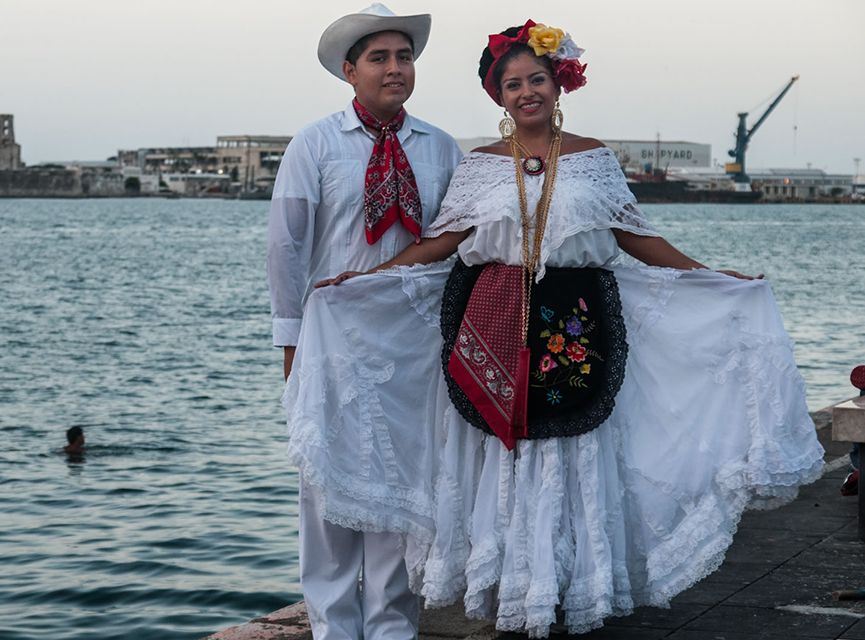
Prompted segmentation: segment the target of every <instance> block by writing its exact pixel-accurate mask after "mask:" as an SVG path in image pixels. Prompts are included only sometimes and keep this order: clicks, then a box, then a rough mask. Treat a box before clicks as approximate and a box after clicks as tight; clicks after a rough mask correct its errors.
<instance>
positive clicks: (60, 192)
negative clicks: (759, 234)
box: [0, 87, 865, 202]
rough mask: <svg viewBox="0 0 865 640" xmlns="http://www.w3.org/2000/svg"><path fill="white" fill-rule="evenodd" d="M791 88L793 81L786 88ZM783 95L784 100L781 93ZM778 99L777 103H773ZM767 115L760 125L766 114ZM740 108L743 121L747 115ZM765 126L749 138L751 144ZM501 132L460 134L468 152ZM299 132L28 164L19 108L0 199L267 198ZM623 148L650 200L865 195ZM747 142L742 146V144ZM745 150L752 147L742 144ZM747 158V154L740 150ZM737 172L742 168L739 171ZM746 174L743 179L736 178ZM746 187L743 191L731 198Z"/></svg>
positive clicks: (708, 158)
mask: <svg viewBox="0 0 865 640" xmlns="http://www.w3.org/2000/svg"><path fill="white" fill-rule="evenodd" d="M788 88H789V87H788ZM781 97H783V94H782V96H779V97H778V98H777V99H776V102H775V104H777V101H778V100H780V99H781ZM773 106H774V105H773ZM769 111H771V107H770V109H769V110H768V111H767V112H766V114H764V116H763V118H761V120H760V122H762V120H763V119H765V117H766V116H767V115H768V113H769ZM744 115H747V114H740V129H741V128H742V125H741V122H743V121H744V118H743V116H744ZM757 126H759V122H758V124H757V125H756V126H754V127H752V130H751V131H750V132H747V131H746V132H745V133H746V137H744V138H741V137H740V140H744V141H745V143H747V140H749V139H750V135H751V134H753V132H754V131H755V130H756V128H757ZM497 139H498V138H485V137H479V138H466V139H461V140H457V142H458V143H459V145H460V148H461V149H462V150H463V152H468V151H470V150H471V149H474V148H476V147H479V146H484V145H487V144H490V143H491V142H493V141H495V140H497ZM289 142H291V136H252V135H239V136H219V137H217V139H216V144H215V145H214V146H206V147H150V148H141V149H131V150H126V149H121V150H119V151H118V152H117V155H116V156H113V157H111V158H108V159H107V160H105V161H100V162H92V161H63V162H51V163H44V164H40V165H35V166H31V167H28V166H25V165H24V163H23V162H22V161H21V146H20V144H18V143H16V141H15V133H14V127H13V116H12V115H0V197H12V198H16V197H19V198H20V197H61V198H62V197H66V198H75V197H122V196H170V197H181V196H182V197H223V198H224V197H245V198H269V197H270V193H271V191H272V187H273V182H274V180H275V178H276V173H277V170H278V169H279V163H280V161H281V160H282V156H283V154H284V153H285V149H286V147H287V146H288V144H289ZM603 142H604V144H606V145H607V146H608V147H610V148H611V149H612V150H613V151H614V152H615V154H616V158H617V159H618V161H619V165H620V166H621V167H622V172H623V173H624V174H625V177H626V178H627V180H628V183H629V184H630V186H631V190H632V191H633V192H634V193H635V194H636V195H637V198H638V199H640V200H642V201H645V202H652V201H674V202H730V201H742V202H744V201H754V200H757V199H760V200H761V201H763V202H766V201H768V202H777V201H816V200H822V199H835V200H838V199H848V198H849V199H857V200H858V199H861V198H865V176H860V175H859V174H858V164H857V167H856V168H857V173H856V175H836V174H827V173H826V172H825V171H823V170H820V169H810V168H809V169H770V170H762V171H751V172H750V173H749V175H748V176H746V178H748V180H749V182H748V189H747V190H746V192H744V190H742V187H741V184H742V182H741V180H742V178H741V176H742V175H744V171H742V170H741V169H743V167H741V168H740V167H736V166H731V165H727V167H726V171H725V169H724V168H722V167H719V166H713V159H712V148H711V146H710V145H708V144H701V143H695V142H684V141H664V140H661V139H660V136H658V138H657V139H656V140H654V141H651V140H650V141H646V140H604V141H603ZM742 148H743V147H742V146H741V145H738V146H737V150H741V149H742ZM742 153H744V151H742ZM742 157H743V156H742ZM731 169H733V170H739V173H736V172H735V171H731ZM737 179H738V180H737ZM737 185H738V188H739V189H740V190H741V191H740V192H739V193H738V195H736V196H733V194H734V192H736V189H737Z"/></svg>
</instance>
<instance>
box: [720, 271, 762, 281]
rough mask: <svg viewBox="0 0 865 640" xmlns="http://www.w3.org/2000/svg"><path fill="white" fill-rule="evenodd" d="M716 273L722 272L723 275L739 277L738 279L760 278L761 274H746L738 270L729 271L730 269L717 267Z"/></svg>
mask: <svg viewBox="0 0 865 640" xmlns="http://www.w3.org/2000/svg"><path fill="white" fill-rule="evenodd" d="M716 273H723V274H724V275H725V276H731V277H733V278H739V280H762V279H763V274H762V273H761V274H760V275H759V276H756V277H754V276H746V275H743V274H741V273H739V272H738V271H731V270H730V269H719V270H718V271H717V272H716Z"/></svg>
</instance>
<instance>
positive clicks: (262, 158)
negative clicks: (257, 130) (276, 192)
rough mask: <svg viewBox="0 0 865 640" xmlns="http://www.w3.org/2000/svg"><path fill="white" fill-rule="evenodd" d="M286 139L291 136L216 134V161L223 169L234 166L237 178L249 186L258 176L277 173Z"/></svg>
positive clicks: (226, 171)
mask: <svg viewBox="0 0 865 640" xmlns="http://www.w3.org/2000/svg"><path fill="white" fill-rule="evenodd" d="M289 142H291V136H218V137H217V138H216V157H217V164H218V166H219V169H220V170H221V171H222V172H223V173H231V170H232V169H234V168H235V167H236V168H237V173H236V176H237V181H238V182H240V183H242V184H243V188H244V190H250V189H252V188H253V185H254V184H255V183H256V181H258V180H259V179H260V178H263V177H266V176H275V175H276V172H277V170H278V169H279V163H280V162H281V161H282V156H283V155H284V154H285V149H286V147H288V143H289ZM232 179H234V178H232Z"/></svg>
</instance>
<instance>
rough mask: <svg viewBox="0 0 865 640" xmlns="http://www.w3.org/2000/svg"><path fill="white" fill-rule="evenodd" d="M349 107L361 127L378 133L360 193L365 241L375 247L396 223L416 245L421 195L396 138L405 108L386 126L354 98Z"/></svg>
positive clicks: (418, 239) (418, 233) (419, 231)
mask: <svg viewBox="0 0 865 640" xmlns="http://www.w3.org/2000/svg"><path fill="white" fill-rule="evenodd" d="M352 104H353V105H354V111H355V113H357V117H358V118H359V119H360V121H361V122H362V123H363V124H365V125H366V126H368V127H370V128H372V129H375V130H376V131H380V132H381V133H380V134H379V136H378V139H377V140H376V142H375V147H373V150H372V155H371V156H370V157H369V165H368V166H367V168H366V184H365V185H364V191H363V217H364V223H365V224H366V241H367V242H368V243H370V244H375V243H376V242H378V241H379V238H381V237H382V236H383V235H384V232H385V231H387V230H388V229H390V227H391V225H392V224H393V223H394V222H396V221H397V220H399V221H400V222H402V226H404V227H405V228H406V229H408V230H409V231H411V233H412V235H414V237H415V242H416V243H418V242H420V234H421V224H422V222H423V217H422V215H421V202H420V195H419V194H418V190H417V182H416V181H415V178H414V172H413V171H412V170H411V165H410V164H409V162H408V157H407V156H406V155H405V151H403V149H402V145H401V144H400V143H399V138H397V137H396V133H397V131H399V130H400V129H401V128H402V125H403V122H405V109H400V111H399V113H398V114H396V116H395V117H394V118H393V120H391V121H390V122H388V123H387V124H382V122H381V120H379V119H378V118H376V117H375V116H374V115H373V114H371V113H370V112H369V111H367V110H366V109H364V108H363V107H362V106H361V104H360V103H359V102H358V101H357V98H355V99H354V101H353V102H352Z"/></svg>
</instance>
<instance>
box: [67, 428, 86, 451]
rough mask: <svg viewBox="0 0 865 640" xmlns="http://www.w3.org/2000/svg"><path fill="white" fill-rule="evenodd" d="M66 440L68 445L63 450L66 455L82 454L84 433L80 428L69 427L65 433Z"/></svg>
mask: <svg viewBox="0 0 865 640" xmlns="http://www.w3.org/2000/svg"><path fill="white" fill-rule="evenodd" d="M66 439H67V440H68V441H69V444H68V445H66V446H65V447H64V448H63V451H65V452H66V453H83V452H84V450H85V449H84V431H83V430H82V429H81V427H71V428H70V429H69V430H68V431H66Z"/></svg>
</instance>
